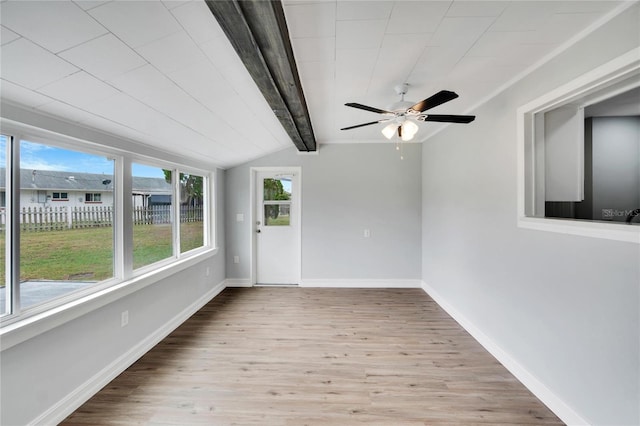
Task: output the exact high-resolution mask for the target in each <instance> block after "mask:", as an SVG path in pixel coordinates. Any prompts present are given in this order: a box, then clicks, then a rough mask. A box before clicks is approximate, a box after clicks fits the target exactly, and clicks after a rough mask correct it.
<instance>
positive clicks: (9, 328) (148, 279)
mask: <svg viewBox="0 0 640 426" xmlns="http://www.w3.org/2000/svg"><path fill="white" fill-rule="evenodd" d="M217 253H218V249H217V248H210V249H207V250H204V251H202V252H201V253H198V254H194V255H193V256H189V257H186V258H184V259H180V260H178V261H175V262H172V263H171V264H168V265H164V266H162V267H159V268H156V269H154V270H153V271H150V272H147V273H145V274H143V275H139V276H136V277H134V278H132V279H130V280H127V281H124V282H121V283H119V284H115V285H113V286H110V287H108V288H105V289H103V290H99V291H96V292H95V293H92V294H89V295H87V296H84V297H80V298H78V299H76V300H73V301H70V302H68V303H65V304H62V305H60V306H57V307H54V308H52V309H49V310H47V311H44V312H42V313H39V314H35V315H32V316H29V317H27V318H24V319H19V320H17V321H16V322H13V323H10V324H7V325H5V326H3V327H2V328H0V352H1V351H4V350H6V349H9V348H11V347H13V346H16V345H18V344H20V343H22V342H25V341H27V340H29V339H32V338H34V337H36V336H38V335H39V334H42V333H44V332H47V331H49V330H52V329H54V328H56V327H59V326H61V325H63V324H65V323H67V322H69V321H72V320H74V319H76V318H79V317H81V316H82V315H85V314H87V313H89V312H92V311H94V310H96V309H99V308H101V307H103V306H106V305H108V304H110V303H113V302H115V301H116V300H118V299H121V298H123V297H125V296H128V295H130V294H132V293H134V292H136V291H138V290H141V289H143V288H145V287H147V286H149V285H152V284H154V283H156V282H158V281H160V280H163V279H165V278H168V277H170V276H171V275H174V274H176V273H178V272H180V271H183V270H185V269H187V268H190V267H192V266H194V265H196V264H198V263H200V262H202V261H204V260H206V259H208V258H211V257H213V256H215V255H216V254H217Z"/></svg>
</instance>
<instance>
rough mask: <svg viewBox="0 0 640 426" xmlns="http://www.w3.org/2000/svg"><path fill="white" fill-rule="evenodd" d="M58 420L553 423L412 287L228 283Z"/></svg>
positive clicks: (115, 422) (120, 422)
mask: <svg viewBox="0 0 640 426" xmlns="http://www.w3.org/2000/svg"><path fill="white" fill-rule="evenodd" d="M62 424H63V425H67V426H72V425H131V424H144V425H261V426H270V425H283V426H290V425H291V426H293V425H296V426H297V425H341V426H342V425H364V424H366V425H438V424H448V425H454V424H455V425H460V424H464V425H471V424H491V425H497V424H505V425H506V424H508V425H521V424H527V425H540V424H544V425H549V424H562V422H561V421H560V420H559V419H558V418H557V417H556V416H555V415H554V414H553V413H552V412H551V411H549V410H548V409H547V408H546V407H545V406H544V405H543V404H542V403H541V402H540V401H539V400H538V399H536V398H535V397H534V396H533V395H532V394H531V393H530V392H529V391H528V390H527V389H526V388H525V387H524V386H523V385H522V384H521V383H519V382H518V381H517V380H516V379H515V378H514V377H513V376H512V375H511V374H510V373H509V372H507V371H506V370H505V368H504V367H502V365H500V364H499V363H498V362H497V361H496V360H495V359H494V358H493V357H492V356H491V355H490V354H488V353H487V352H486V351H485V350H484V349H483V348H482V347H481V346H480V345H479V344H478V343H477V342H476V341H475V340H474V339H473V338H472V337H471V336H470V335H469V334H468V333H466V332H465V331H464V330H463V329H462V328H461V327H460V326H459V325H458V324H457V323H456V322H455V321H454V320H453V319H451V318H450V317H449V316H448V315H447V314H446V313H445V312H444V311H442V309H440V307H439V306H438V305H437V304H436V303H435V302H433V300H431V299H430V298H429V296H427V295H426V294H425V293H424V292H423V291H422V290H420V289H384V290H374V289H308V288H274V287H254V288H241V289H240V288H235V289H234V288H229V289H226V290H225V291H224V292H222V293H221V294H220V295H219V296H218V297H216V298H215V299H214V300H212V301H211V302H210V303H208V304H207V305H206V306H205V307H204V308H203V309H201V310H200V311H199V312H198V313H196V314H195V315H194V316H193V317H191V318H190V319H189V320H188V321H187V322H185V323H184V324H183V325H182V326H180V327H179V328H178V329H177V330H176V331H174V332H173V333H172V334H171V335H170V336H168V337H167V338H166V339H165V340H163V341H162V342H161V343H160V344H158V345H157V346H156V347H155V348H153V349H152V350H151V351H149V352H148V353H147V354H146V355H145V356H144V357H143V358H141V359H140V360H139V361H137V362H136V363H135V364H134V365H132V366H131V367H130V368H129V369H127V370H126V371H125V372H124V373H122V374H121V375H120V376H118V377H117V378H116V379H115V380H113V381H112V382H111V383H110V384H109V385H107V386H106V387H105V388H104V389H102V390H101V391H100V392H99V393H98V394H96V395H95V396H94V397H93V398H91V399H90V400H89V401H87V403H86V404H84V405H83V406H82V407H80V408H79V409H78V410H77V411H76V412H74V413H73V414H72V415H71V416H69V417H68V418H67V419H66V420H65V421H64V422H63V423H62Z"/></svg>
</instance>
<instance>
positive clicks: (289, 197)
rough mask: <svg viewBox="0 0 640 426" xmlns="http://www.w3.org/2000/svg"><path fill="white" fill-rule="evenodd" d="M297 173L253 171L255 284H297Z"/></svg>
mask: <svg viewBox="0 0 640 426" xmlns="http://www.w3.org/2000/svg"><path fill="white" fill-rule="evenodd" d="M299 175H300V173H299V172H293V171H286V170H283V171H279V172H275V171H269V172H265V171H258V172H256V174H255V176H256V182H255V188H256V191H255V194H256V200H255V202H256V206H255V212H256V214H255V215H254V218H255V223H254V225H255V229H254V231H255V244H256V263H255V265H256V276H255V278H256V283H257V284H299V283H298V281H299V279H300V199H299V198H300V196H299V194H300V188H299V182H300V179H299Z"/></svg>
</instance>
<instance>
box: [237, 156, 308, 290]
mask: <svg viewBox="0 0 640 426" xmlns="http://www.w3.org/2000/svg"><path fill="white" fill-rule="evenodd" d="M260 172H270V173H283V174H286V173H291V174H294V175H295V176H296V177H297V181H298V184H297V185H294V186H293V188H292V190H291V192H292V193H291V196H292V198H293V199H294V200H297V203H298V205H297V210H298V223H297V224H296V225H295V231H296V235H297V238H296V242H295V244H296V247H295V248H294V252H295V253H296V258H295V259H294V262H295V267H296V271H295V275H296V279H297V281H298V285H301V283H302V167H298V166H296V167H251V168H250V169H249V174H250V175H249V202H250V208H249V233H250V235H251V238H250V241H251V249H250V256H251V260H250V264H251V286H254V285H256V281H257V267H258V265H257V261H258V256H257V234H256V221H257V218H259V217H260V218H261V217H262V215H261V214H260V213H259V212H258V211H257V210H256V205H257V201H258V200H256V197H257V194H258V191H257V189H256V178H257V175H258V173H260Z"/></svg>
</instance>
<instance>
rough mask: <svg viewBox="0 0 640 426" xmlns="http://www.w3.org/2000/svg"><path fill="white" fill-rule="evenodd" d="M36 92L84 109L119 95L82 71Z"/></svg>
mask: <svg viewBox="0 0 640 426" xmlns="http://www.w3.org/2000/svg"><path fill="white" fill-rule="evenodd" d="M38 92H40V93H42V94H44V95H47V96H50V97H52V98H54V99H57V100H59V101H62V102H64V103H66V104H69V105H75V106H77V107H79V108H86V107H87V106H89V105H91V104H93V103H96V102H98V101H101V100H103V99H106V98H110V97H112V96H115V95H117V94H118V93H120V92H119V91H118V90H117V89H114V88H113V87H112V86H109V85H108V84H106V83H104V82H102V81H100V80H98V79H97V78H95V77H92V76H91V75H89V74H87V73H86V72H84V71H80V72H77V73H75V74H71V75H70V76H68V77H65V78H63V79H61V80H58V81H55V82H53V83H51V84H47V85H46V86H42V87H41V88H39V89H38Z"/></svg>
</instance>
